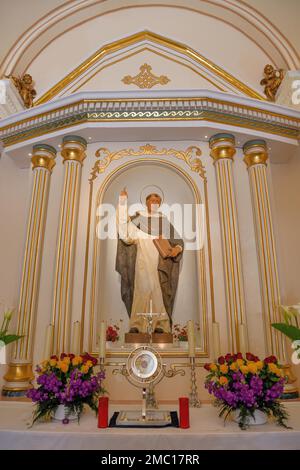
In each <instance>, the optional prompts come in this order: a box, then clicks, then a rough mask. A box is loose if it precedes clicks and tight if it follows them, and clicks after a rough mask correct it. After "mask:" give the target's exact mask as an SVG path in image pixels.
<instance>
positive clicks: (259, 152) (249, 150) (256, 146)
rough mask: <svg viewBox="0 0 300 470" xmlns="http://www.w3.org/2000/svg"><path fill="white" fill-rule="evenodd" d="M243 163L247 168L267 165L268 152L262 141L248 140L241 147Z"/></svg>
mask: <svg viewBox="0 0 300 470" xmlns="http://www.w3.org/2000/svg"><path fill="white" fill-rule="evenodd" d="M243 152H244V162H245V163H246V165H247V168H250V167H251V166H254V165H267V161H268V158H269V157H268V152H267V146H266V143H265V141H264V140H250V141H248V142H246V144H245V145H244V147H243Z"/></svg>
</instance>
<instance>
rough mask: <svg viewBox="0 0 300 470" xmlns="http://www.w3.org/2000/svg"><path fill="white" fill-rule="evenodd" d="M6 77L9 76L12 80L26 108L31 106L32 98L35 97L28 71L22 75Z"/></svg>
mask: <svg viewBox="0 0 300 470" xmlns="http://www.w3.org/2000/svg"><path fill="white" fill-rule="evenodd" d="M7 78H11V79H12V81H13V82H14V85H15V87H16V88H17V90H18V92H19V93H20V95H21V98H22V100H23V103H24V105H25V107H26V108H32V106H33V99H34V98H35V97H36V91H35V89H34V88H33V79H32V76H31V75H29V73H25V75H23V77H14V76H13V75H9V76H8V77H7Z"/></svg>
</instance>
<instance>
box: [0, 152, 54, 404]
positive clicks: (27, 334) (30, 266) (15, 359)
mask: <svg viewBox="0 0 300 470" xmlns="http://www.w3.org/2000/svg"><path fill="white" fill-rule="evenodd" d="M32 153H33V155H32V158H31V162H32V169H33V182H32V193H31V204H30V211H29V219H28V225H27V238H26V245H25V255H24V262H23V273H22V280H21V290H20V299H19V307H18V328H17V331H18V334H20V335H24V337H23V338H22V339H20V340H19V341H18V342H16V343H14V350H13V354H12V360H11V362H10V364H9V368H8V371H7V373H6V374H5V376H4V379H5V385H4V387H3V394H4V395H9V396H11V395H20V394H22V393H24V391H25V390H27V389H28V388H30V386H31V385H30V381H31V379H32V378H33V372H32V356H33V345H34V337H35V326H36V313H37V312H36V309H37V300H38V286H39V279H40V265H41V258H42V250H43V239H44V230H45V220H46V212H47V206H48V193H49V184H50V175H51V172H52V169H53V167H54V166H55V160H54V159H55V157H56V150H55V149H54V148H53V147H51V146H50V145H46V144H37V145H34V146H33V151H32Z"/></svg>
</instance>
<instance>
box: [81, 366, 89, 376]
mask: <svg viewBox="0 0 300 470" xmlns="http://www.w3.org/2000/svg"><path fill="white" fill-rule="evenodd" d="M80 370H81V372H82V373H83V374H87V373H88V371H89V368H88V366H87V365H84V366H81V369H80Z"/></svg>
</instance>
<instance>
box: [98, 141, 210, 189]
mask: <svg viewBox="0 0 300 470" xmlns="http://www.w3.org/2000/svg"><path fill="white" fill-rule="evenodd" d="M144 155H155V156H167V157H175V158H178V159H179V160H183V161H184V162H185V163H186V164H187V165H188V166H189V167H190V169H191V170H192V171H195V172H196V173H198V174H199V176H201V178H203V179H204V180H205V179H206V177H205V168H204V166H203V163H202V161H201V159H200V156H201V150H200V148H199V147H196V146H194V145H192V146H190V147H188V148H187V149H186V150H176V149H173V148H170V149H167V148H162V149H158V148H157V147H156V146H155V145H151V144H146V145H142V146H141V147H140V148H139V149H138V150H134V149H132V148H129V149H122V150H118V151H117V152H110V151H109V150H108V149H107V148H105V147H100V148H99V149H98V150H97V151H96V153H95V156H96V158H98V160H97V161H96V163H95V164H94V166H93V168H92V170H91V173H90V178H89V181H91V182H92V181H94V180H95V179H96V178H97V176H98V175H99V174H100V173H104V171H105V170H106V168H107V167H108V166H109V165H110V163H111V162H112V161H115V160H119V159H121V158H123V157H142V156H144Z"/></svg>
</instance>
